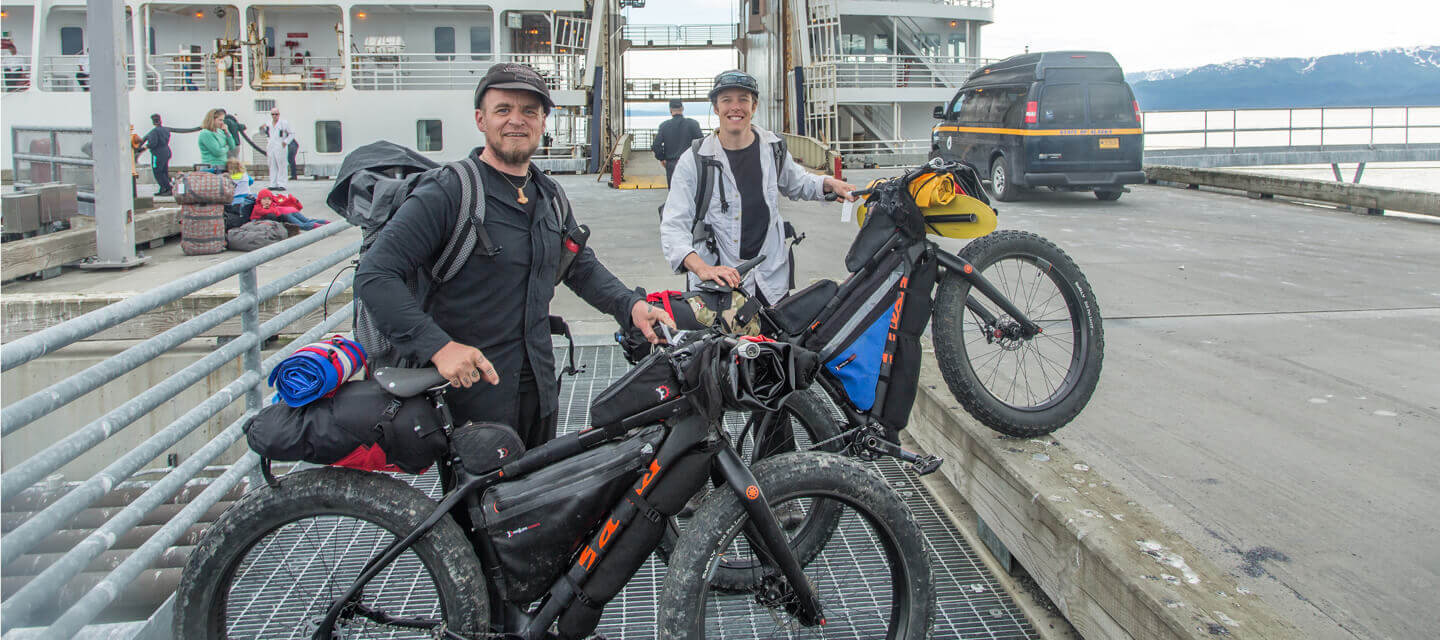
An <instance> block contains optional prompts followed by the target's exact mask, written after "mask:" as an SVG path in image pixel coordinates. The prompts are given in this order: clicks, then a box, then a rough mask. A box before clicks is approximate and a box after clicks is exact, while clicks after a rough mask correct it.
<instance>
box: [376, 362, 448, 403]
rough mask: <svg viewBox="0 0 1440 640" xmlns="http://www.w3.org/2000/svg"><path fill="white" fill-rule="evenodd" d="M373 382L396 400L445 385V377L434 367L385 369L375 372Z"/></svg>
mask: <svg viewBox="0 0 1440 640" xmlns="http://www.w3.org/2000/svg"><path fill="white" fill-rule="evenodd" d="M375 381H376V382H379V383H380V388H381V389H384V390H385V392H386V393H389V394H390V395H392V396H395V397H397V398H413V397H415V396H418V395H420V394H422V393H425V392H426V391H428V390H430V389H431V388H433V387H438V386H440V385H442V384H445V383H446V380H445V376H442V375H440V372H439V371H438V370H436V369H435V367H425V368H424V369H405V368H402V367H385V368H383V369H378V370H376V371H375Z"/></svg>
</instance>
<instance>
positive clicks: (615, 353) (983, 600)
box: [254, 346, 1039, 640]
mask: <svg viewBox="0 0 1440 640" xmlns="http://www.w3.org/2000/svg"><path fill="white" fill-rule="evenodd" d="M566 357H568V356H567V354H566V353H565V350H564V349H557V352H556V360H557V361H558V362H564V361H565V358H566ZM576 362H577V364H583V365H584V366H585V369H586V370H585V372H584V373H582V374H580V375H578V376H575V377H572V378H566V379H565V381H564V383H563V386H562V388H561V392H560V416H559V419H560V433H562V434H563V433H568V432H570V431H575V430H579V429H582V428H585V427H588V423H589V417H590V416H589V409H590V399H591V398H592V397H594V395H595V394H597V393H599V392H600V391H601V390H603V389H604V388H605V387H606V386H608V385H609V384H610V383H611V382H613V381H614V380H615V379H616V378H619V377H620V376H621V375H622V374H624V373H625V371H626V370H628V369H629V365H628V363H626V362H625V359H624V356H623V355H622V354H621V353H620V350H619V349H618V348H617V347H614V346H585V347H578V348H577V351H576ZM729 426H732V427H733V428H735V429H737V430H738V428H739V426H740V425H738V424H736V425H729ZM802 445H803V443H802ZM874 464H875V467H876V469H878V470H879V471H880V472H881V473H882V475H883V476H884V477H885V478H886V480H888V481H889V482H890V483H891V485H892V486H894V487H895V488H896V489H897V490H898V491H899V492H900V493H901V495H902V496H904V497H905V500H906V502H907V503H908V504H909V506H910V508H911V510H912V511H914V513H915V516H916V519H917V520H918V521H919V523H920V526H921V528H922V530H923V531H924V534H925V539H926V542H927V543H928V546H929V548H930V550H931V553H932V554H933V555H932V559H933V560H934V569H935V576H934V580H935V587H936V608H935V620H934V629H933V632H932V637H934V638H937V639H951V638H1003V639H1031V638H1038V637H1039V636H1038V634H1037V633H1036V632H1035V630H1034V629H1033V628H1032V627H1031V625H1030V622H1029V621H1028V620H1026V619H1025V617H1024V614H1022V613H1021V612H1020V610H1019V608H1018V607H1017V606H1016V605H1015V603H1014V602H1013V601H1012V600H1011V599H1010V596H1009V595H1008V594H1006V593H1004V592H1003V591H1001V589H1000V586H999V584H998V583H997V582H996V580H995V578H994V576H992V575H991V574H990V573H989V572H988V571H987V570H986V569H985V568H984V565H983V564H982V563H981V561H980V559H979V558H978V557H976V555H975V552H974V551H973V550H972V549H971V548H970V546H969V545H968V544H966V542H965V540H964V538H962V537H961V535H960V532H959V531H958V530H956V529H955V527H954V526H953V525H952V524H951V523H950V521H949V520H948V519H947V518H946V517H945V515H944V514H943V513H942V512H941V510H940V506H939V505H938V504H937V503H936V502H935V499H934V497H932V496H931V495H930V493H929V492H928V491H926V490H925V488H924V487H923V486H922V485H921V484H920V483H919V482H918V481H916V479H915V477H914V476H913V475H912V474H910V473H909V472H908V471H906V470H904V469H903V468H901V467H900V466H899V465H898V464H895V463H894V462H892V461H890V460H888V459H887V460H882V461H879V462H876V463H874ZM402 477H405V478H406V479H407V480H409V481H410V482H411V483H412V484H414V485H415V486H416V487H417V488H419V489H421V490H423V491H425V492H426V493H428V494H430V495H431V496H438V493H439V482H438V478H437V477H436V475H435V474H434V473H433V472H431V473H428V474H426V475H424V476H402ZM846 517H847V519H848V518H855V517H856V516H855V515H854V514H849V515H848V516H846ZM335 535H337V534H335V533H322V532H315V531H307V532H305V537H311V536H335ZM342 537H347V540H349V541H350V543H349V544H346V545H343V548H345V549H347V550H350V551H351V552H354V553H366V554H367V555H368V554H369V553H373V549H378V548H379V544H380V543H379V542H378V541H371V540H365V541H360V540H355V539H353V537H350V536H349V534H346V536H342ZM868 537H869V531H868V530H867V529H865V528H863V527H861V528H860V531H859V532H858V533H857V532H856V528H855V527H850V526H847V524H846V522H845V521H844V520H842V522H841V525H840V527H839V528H838V529H837V530H836V533H835V535H834V537H833V538H832V539H831V541H830V543H829V545H827V547H826V549H827V551H826V554H825V555H823V556H822V558H821V559H819V560H817V561H820V560H824V561H826V562H829V563H830V564H831V570H832V571H834V572H835V574H836V575H838V576H841V577H842V579H840V580H837V584H839V585H841V588H840V593H839V600H840V601H841V602H846V601H865V602H871V601H874V600H875V599H876V598H877V594H874V593H870V592H869V591H868V590H867V589H866V588H865V587H864V586H863V584H862V585H860V586H859V587H858V588H857V587H855V586H851V583H850V582H848V581H845V580H843V576H844V575H845V572H847V571H848V572H852V573H853V572H857V571H864V570H865V566H864V563H863V561H861V560H859V559H858V558H859V556H860V555H861V554H858V553H856V550H868V549H873V547H874V542H873V541H868V540H867V538H868ZM276 553H277V555H278V556H280V557H277V558H276V562H275V564H277V565H278V564H280V563H281V562H283V557H284V555H285V554H286V551H285V550H284V549H277V550H276ZM406 559H409V560H412V561H418V559H416V558H414V556H413V554H409V555H408V558H402V560H406ZM256 564H257V565H260V564H268V563H262V562H257V563H256ZM254 570H259V568H258V567H256V568H254ZM664 571H665V568H664V565H663V564H662V563H660V562H659V561H657V560H656V559H655V558H654V557H653V556H652V558H651V559H650V561H648V562H647V563H646V564H645V565H644V566H643V567H641V568H640V570H639V571H638V572H637V573H636V575H635V576H634V578H633V579H631V581H630V583H629V584H628V585H627V586H626V588H625V589H624V590H623V591H621V592H620V594H619V595H617V596H616V597H615V599H614V600H612V601H611V602H610V604H608V605H607V606H606V608H605V616H604V618H602V619H601V621H600V626H599V628H598V629H597V630H596V632H597V633H599V634H602V635H604V636H605V637H606V638H609V639H610V640H642V639H648V638H653V637H654V635H655V622H656V601H657V594H658V592H659V590H660V585H661V583H662V582H663V580H664V577H665V574H664ZM413 573H414V572H413V571H406V570H405V569H403V568H400V569H398V570H394V571H387V572H385V573H384V574H382V575H381V576H379V577H378V578H377V580H376V583H372V584H374V586H372V587H370V588H369V589H367V591H370V592H373V593H382V592H390V591H392V588H393V590H394V591H395V592H398V593H404V594H408V595H410V596H414V595H416V592H414V591H413V590H412V589H413V587H414V586H415V585H413V584H410V582H413V581H412V580H408V579H407V576H411V575H412V574H413ZM384 580H393V581H394V584H393V585H392V584H380V583H382V581H384ZM427 586H428V585H427ZM293 604H295V605H300V604H302V603H298V602H297V603H293ZM286 605H287V602H286V601H285V600H284V599H283V598H279V599H270V600H268V601H266V602H264V603H263V606H266V607H270V608H272V609H271V610H273V611H277V613H278V612H280V611H283V609H284V607H285V606H286ZM721 617H722V623H723V625H722V628H721V636H720V637H734V638H753V637H756V632H755V627H754V626H752V625H751V624H750V622H749V619H748V615H742V614H738V613H735V614H732V613H730V612H728V610H727V612H726V613H722V614H721ZM825 631H826V633H825V634H824V635H826V636H827V637H853V638H870V637H878V636H879V634H880V633H883V627H878V628H875V629H866V628H856V629H852V630H850V631H849V633H848V635H842V634H836V633H835V632H836V631H839V630H838V629H831V628H827V629H826V630H825ZM265 637H270V636H269V635H266V636H265ZM400 637H410V636H405V635H404V634H402V635H401V636H400Z"/></svg>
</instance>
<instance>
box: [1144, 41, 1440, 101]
mask: <svg viewBox="0 0 1440 640" xmlns="http://www.w3.org/2000/svg"><path fill="white" fill-rule="evenodd" d="M1125 79H1126V80H1128V81H1129V82H1130V85H1131V86H1132V87H1133V88H1134V89H1135V97H1136V99H1137V100H1138V101H1139V102H1140V108H1141V109H1144V110H1146V111H1173V110H1191V109H1253V108H1263V107H1339V106H1345V107H1352V106H1354V107H1369V106H1437V105H1440V46H1430V47H1408V48H1397V49H1384V50H1380V51H1359V52H1354V53H1342V54H1337V55H1330V56H1322V57H1318V58H1241V59H1238V60H1231V61H1229V62H1223V63H1220V64H1210V65H1205V66H1203V67H1196V68H1193V69H1159V70H1153V71H1139V72H1134V73H1127V74H1125Z"/></svg>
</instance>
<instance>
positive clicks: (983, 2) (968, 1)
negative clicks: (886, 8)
mask: <svg viewBox="0 0 1440 640" xmlns="http://www.w3.org/2000/svg"><path fill="white" fill-rule="evenodd" d="M879 1H880V2H909V3H916V4H943V5H945V6H949V7H980V8H991V7H994V6H995V0H879Z"/></svg>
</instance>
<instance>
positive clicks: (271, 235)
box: [225, 220, 289, 251]
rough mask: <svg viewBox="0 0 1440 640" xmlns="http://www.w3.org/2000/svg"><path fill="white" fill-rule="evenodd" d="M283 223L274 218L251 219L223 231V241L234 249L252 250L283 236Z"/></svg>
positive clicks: (270, 243)
mask: <svg viewBox="0 0 1440 640" xmlns="http://www.w3.org/2000/svg"><path fill="white" fill-rule="evenodd" d="M287 237H289V233H287V232H286V231H285V225H283V224H280V223H279V222H276V221H274V220H253V221H250V222H247V223H245V224H242V225H240V226H238V227H236V228H234V229H231V230H229V231H226V232H225V243H226V244H227V245H228V246H229V247H230V248H231V249H234V250H236V251H254V250H256V249H259V248H261V247H266V246H269V245H272V244H275V243H276V242H279V241H281V240H284V239H285V238H287Z"/></svg>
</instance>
